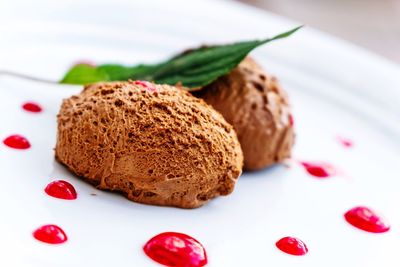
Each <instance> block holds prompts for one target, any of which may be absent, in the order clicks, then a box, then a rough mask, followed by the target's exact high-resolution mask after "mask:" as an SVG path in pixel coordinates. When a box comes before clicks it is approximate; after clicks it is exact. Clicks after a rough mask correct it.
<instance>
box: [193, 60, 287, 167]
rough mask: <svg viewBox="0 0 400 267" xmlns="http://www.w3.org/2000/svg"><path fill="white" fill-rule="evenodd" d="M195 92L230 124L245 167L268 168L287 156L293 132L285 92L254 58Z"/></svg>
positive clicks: (244, 61)
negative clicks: (238, 143)
mask: <svg viewBox="0 0 400 267" xmlns="http://www.w3.org/2000/svg"><path fill="white" fill-rule="evenodd" d="M195 95H196V96H197V97H201V98H202V99H204V100H205V101H206V102H207V103H208V104H210V105H212V106H213V107H214V108H215V109H216V110H217V111H219V112H221V114H222V115H223V116H224V118H225V119H226V121H227V122H229V123H230V124H232V125H233V127H234V129H235V130H236V133H237V135H238V138H239V141H240V145H241V147H242V150H243V155H244V168H245V169H246V170H257V169H261V168H264V167H268V166H270V165H272V164H275V163H278V162H281V161H282V160H284V159H285V158H288V157H290V154H291V149H292V146H293V142H294V131H293V122H292V118H291V114H290V107H289V103H288V98H287V95H286V93H285V92H284V91H283V89H282V88H281V87H280V85H279V83H278V81H277V80H276V78H275V77H273V76H270V75H268V74H267V73H265V71H264V70H263V69H262V68H261V67H260V66H259V65H258V64H257V63H256V62H255V61H254V60H253V59H251V58H249V57H248V58H246V59H245V60H243V61H242V62H241V63H240V64H239V66H238V67H237V68H235V69H234V70H232V71H231V72H230V73H229V74H228V75H225V76H223V77H221V78H219V79H218V80H217V81H215V82H213V83H212V84H210V85H208V86H207V87H205V88H203V89H202V90H201V91H199V92H196V93H195Z"/></svg>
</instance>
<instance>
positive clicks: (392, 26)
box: [238, 0, 400, 63]
mask: <svg viewBox="0 0 400 267" xmlns="http://www.w3.org/2000/svg"><path fill="white" fill-rule="evenodd" d="M238 1H240V2H244V3H247V4H250V5H253V6H257V7H260V8H262V9H265V10H268V11H271V12H273V13H276V14H279V15H282V16H285V17H288V18H291V19H294V20H297V21H300V22H302V23H304V24H306V25H310V26H312V27H314V28H317V29H320V30H323V31H325V32H328V33H330V34H333V35H335V36H338V37H340V38H343V39H345V40H348V41H351V42H353V43H355V44H357V45H360V46H363V47H365V48H367V49H368V50H371V51H373V52H375V53H377V54H380V55H381V56H384V57H386V58H387V59H389V60H392V61H395V62H397V63H400V49H399V48H400V1H399V0H362V1H361V0H321V1H316V0H238Z"/></svg>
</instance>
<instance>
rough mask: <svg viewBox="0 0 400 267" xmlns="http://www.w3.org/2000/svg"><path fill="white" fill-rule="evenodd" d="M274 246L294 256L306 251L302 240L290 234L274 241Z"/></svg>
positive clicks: (303, 253)
mask: <svg viewBox="0 0 400 267" xmlns="http://www.w3.org/2000/svg"><path fill="white" fill-rule="evenodd" d="M276 247H277V248H279V249H280V250H282V251H283V252H285V253H287V254H290V255H295V256H302V255H305V254H307V252H308V248H307V246H306V244H304V242H303V241H301V240H300V239H298V238H296V237H290V236H287V237H284V238H282V239H280V240H279V241H278V242H276Z"/></svg>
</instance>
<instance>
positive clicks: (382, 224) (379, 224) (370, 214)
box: [344, 206, 390, 233]
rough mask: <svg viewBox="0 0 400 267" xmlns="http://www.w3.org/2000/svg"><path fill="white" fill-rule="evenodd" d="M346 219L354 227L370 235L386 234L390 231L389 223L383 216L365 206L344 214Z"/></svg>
mask: <svg viewBox="0 0 400 267" xmlns="http://www.w3.org/2000/svg"><path fill="white" fill-rule="evenodd" d="M344 218H345V219H346V221H347V222H348V223H350V224H351V225H353V226H354V227H357V228H358V229H361V230H364V231H367V232H370V233H384V232H387V231H389V229H390V225H389V223H388V222H386V221H385V220H384V219H383V218H382V217H381V216H379V215H378V214H377V213H376V212H374V211H373V210H371V209H370V208H367V207H363V206H359V207H355V208H352V209H351V210H349V211H347V212H346V213H345V214H344Z"/></svg>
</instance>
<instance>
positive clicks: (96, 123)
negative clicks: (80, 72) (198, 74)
mask: <svg viewBox="0 0 400 267" xmlns="http://www.w3.org/2000/svg"><path fill="white" fill-rule="evenodd" d="M55 153H56V158H57V160H58V161H59V162H61V163H63V164H64V165H66V166H67V167H68V168H69V169H70V170H71V171H72V172H74V173H75V174H77V175H78V176H80V177H83V178H84V179H86V180H87V181H89V182H91V183H93V184H95V185H96V186H97V187H98V188H100V189H107V190H112V191H120V192H122V193H123V194H125V195H126V197H127V198H128V199H130V200H133V201H136V202H141V203H146V204H153V205H162V206H176V207H181V208H196V207H199V206H201V205H203V204H204V203H206V202H207V201H208V200H210V199H212V198H214V197H216V196H219V195H227V194H229V193H231V192H232V191H233V189H234V186H235V182H236V180H237V178H238V177H239V175H240V174H241V171H242V165H243V155H242V151H241V148H240V144H239V142H238V139H237V137H236V133H235V131H234V130H233V128H232V126H231V125H229V124H228V123H227V122H226V121H225V120H224V118H223V117H222V116H221V115H220V114H219V113H218V112H217V111H215V110H214V109H213V108H212V107H211V106H209V105H207V104H206V103H205V102H204V101H203V100H201V99H198V98H195V97H193V96H192V95H191V94H190V93H188V92H187V91H185V90H184V89H181V88H177V87H173V86H168V85H156V84H153V83H149V82H144V81H131V82H112V83H98V84H93V85H89V86H86V87H85V88H84V90H83V91H82V92H81V93H80V94H79V95H75V96H72V97H70V98H68V99H65V100H64V101H63V103H62V106H61V109H60V112H59V114H58V134H57V144H56V148H55Z"/></svg>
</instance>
